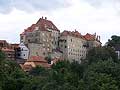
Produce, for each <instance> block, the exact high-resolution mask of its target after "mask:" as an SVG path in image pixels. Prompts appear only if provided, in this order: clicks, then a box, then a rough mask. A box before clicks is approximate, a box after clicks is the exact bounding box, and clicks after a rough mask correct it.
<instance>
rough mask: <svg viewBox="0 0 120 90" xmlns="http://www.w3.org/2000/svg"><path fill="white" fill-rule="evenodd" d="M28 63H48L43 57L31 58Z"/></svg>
mask: <svg viewBox="0 0 120 90" xmlns="http://www.w3.org/2000/svg"><path fill="white" fill-rule="evenodd" d="M27 61H28V62H45V63H47V61H46V60H45V59H44V57H42V56H31V57H30V58H29V59H28V60H27Z"/></svg>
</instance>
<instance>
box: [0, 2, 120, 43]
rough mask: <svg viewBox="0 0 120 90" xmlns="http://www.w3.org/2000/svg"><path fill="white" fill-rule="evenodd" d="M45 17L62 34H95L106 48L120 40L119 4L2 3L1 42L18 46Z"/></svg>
mask: <svg viewBox="0 0 120 90" xmlns="http://www.w3.org/2000/svg"><path fill="white" fill-rule="evenodd" d="M42 16H44V17H47V19H48V20H51V21H53V23H54V24H55V25H56V26H57V27H58V29H60V30H61V32H62V31H63V30H70V31H72V30H75V29H76V30H78V31H79V32H80V33H81V34H83V35H84V34H86V33H91V34H94V33H95V32H96V33H97V34H98V35H100V36H101V42H102V43H103V44H104V43H105V42H107V40H108V39H110V37H111V36H112V35H119V36H120V0H0V40H3V39H5V40H7V41H8V42H10V43H19V34H20V33H21V32H23V31H24V29H25V28H27V27H29V26H30V25H31V24H33V23H36V22H37V20H38V19H39V18H41V17H42Z"/></svg>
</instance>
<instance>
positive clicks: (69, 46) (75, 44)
mask: <svg viewBox="0 0 120 90" xmlns="http://www.w3.org/2000/svg"><path fill="white" fill-rule="evenodd" d="M85 42H86V41H85V40H83V39H82V38H77V37H73V36H61V37H60V42H59V47H60V50H61V51H62V52H63V58H64V59H66V60H69V61H70V62H72V61H73V60H75V61H78V62H81V59H82V58H85V57H86V52H87V49H86V47H84V43H85Z"/></svg>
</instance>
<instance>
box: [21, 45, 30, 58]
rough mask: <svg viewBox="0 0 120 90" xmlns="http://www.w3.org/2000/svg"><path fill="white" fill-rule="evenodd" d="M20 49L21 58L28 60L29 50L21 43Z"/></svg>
mask: <svg viewBox="0 0 120 90" xmlns="http://www.w3.org/2000/svg"><path fill="white" fill-rule="evenodd" d="M19 47H20V50H21V52H20V58H21V59H28V57H29V49H28V48H27V47H26V46H25V45H24V44H23V43H20V45H19Z"/></svg>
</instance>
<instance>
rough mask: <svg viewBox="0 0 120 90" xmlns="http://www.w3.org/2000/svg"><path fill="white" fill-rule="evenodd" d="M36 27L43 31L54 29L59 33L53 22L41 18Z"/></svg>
mask: <svg viewBox="0 0 120 90" xmlns="http://www.w3.org/2000/svg"><path fill="white" fill-rule="evenodd" d="M36 25H37V26H38V27H39V28H40V29H41V30H47V28H49V29H52V30H54V31H59V32H60V30H58V28H57V27H56V26H55V25H54V24H53V22H52V21H50V20H47V19H43V18H40V19H39V20H38V21H37V23H36Z"/></svg>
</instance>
